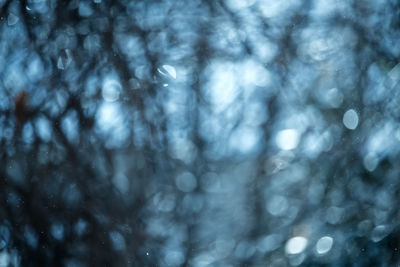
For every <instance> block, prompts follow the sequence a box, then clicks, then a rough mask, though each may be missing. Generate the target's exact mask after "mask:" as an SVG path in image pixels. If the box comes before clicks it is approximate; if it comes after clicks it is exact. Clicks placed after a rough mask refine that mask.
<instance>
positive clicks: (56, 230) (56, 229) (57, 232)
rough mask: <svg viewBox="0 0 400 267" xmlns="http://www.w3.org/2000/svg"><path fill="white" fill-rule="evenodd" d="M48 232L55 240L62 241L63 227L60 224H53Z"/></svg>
mask: <svg viewBox="0 0 400 267" xmlns="http://www.w3.org/2000/svg"><path fill="white" fill-rule="evenodd" d="M50 232H51V235H52V236H53V237H54V239H56V240H62V239H63V238H64V226H63V225H62V224H61V223H53V224H52V225H51V228H50Z"/></svg>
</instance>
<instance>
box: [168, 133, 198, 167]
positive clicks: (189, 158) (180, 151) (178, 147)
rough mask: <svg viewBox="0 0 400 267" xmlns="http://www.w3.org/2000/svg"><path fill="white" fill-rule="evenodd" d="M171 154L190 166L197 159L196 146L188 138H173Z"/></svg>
mask: <svg viewBox="0 0 400 267" xmlns="http://www.w3.org/2000/svg"><path fill="white" fill-rule="evenodd" d="M170 154H171V156H173V157H174V158H176V159H180V160H182V161H183V162H185V163H187V164H189V163H191V162H193V160H194V159H195V157H196V154H197V149H196V146H195V145H194V144H193V143H192V142H191V141H190V140H188V139H187V138H179V137H177V138H172V137H171V146H170Z"/></svg>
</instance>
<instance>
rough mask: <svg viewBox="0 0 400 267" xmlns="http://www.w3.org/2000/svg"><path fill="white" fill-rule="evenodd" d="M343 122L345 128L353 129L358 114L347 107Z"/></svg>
mask: <svg viewBox="0 0 400 267" xmlns="http://www.w3.org/2000/svg"><path fill="white" fill-rule="evenodd" d="M343 124H344V126H346V128H347V129H350V130H354V129H356V128H357V126H358V115H357V112H355V110H354V109H349V110H348V111H346V113H344V115H343Z"/></svg>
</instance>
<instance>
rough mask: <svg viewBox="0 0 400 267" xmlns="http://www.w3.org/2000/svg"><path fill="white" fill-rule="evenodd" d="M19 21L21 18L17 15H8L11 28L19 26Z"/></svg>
mask: <svg viewBox="0 0 400 267" xmlns="http://www.w3.org/2000/svg"><path fill="white" fill-rule="evenodd" d="M18 21H19V18H18V17H17V16H16V15H14V14H13V13H10V14H9V15H8V18H7V23H8V25H9V26H12V25H15V24H17V23H18Z"/></svg>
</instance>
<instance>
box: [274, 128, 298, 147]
mask: <svg viewBox="0 0 400 267" xmlns="http://www.w3.org/2000/svg"><path fill="white" fill-rule="evenodd" d="M299 141H300V136H299V133H298V132H297V131H296V130H294V129H286V130H282V131H279V132H278V134H277V135H276V144H277V145H278V147H279V148H280V149H283V150H292V149H294V148H296V147H297V145H298V144H299Z"/></svg>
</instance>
